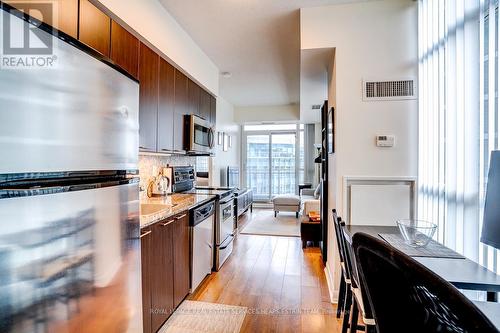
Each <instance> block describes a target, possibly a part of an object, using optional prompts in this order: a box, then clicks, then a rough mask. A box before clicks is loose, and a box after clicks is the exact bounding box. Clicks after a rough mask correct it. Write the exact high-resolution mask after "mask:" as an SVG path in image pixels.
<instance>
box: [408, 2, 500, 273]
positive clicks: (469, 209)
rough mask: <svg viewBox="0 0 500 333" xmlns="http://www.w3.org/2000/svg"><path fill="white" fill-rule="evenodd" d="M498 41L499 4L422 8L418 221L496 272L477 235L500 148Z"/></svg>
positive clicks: (490, 254)
mask: <svg viewBox="0 0 500 333" xmlns="http://www.w3.org/2000/svg"><path fill="white" fill-rule="evenodd" d="M491 13H494V15H491ZM490 16H491V17H490ZM499 37H500V34H499V33H498V0H495V1H493V0H491V1H489V0H420V1H419V60H420V61H419V87H420V91H419V208H418V215H419V218H422V219H426V220H430V221H432V222H435V223H437V224H438V225H439V228H438V233H437V235H436V237H437V238H438V240H439V241H441V242H443V243H444V244H446V245H447V246H449V247H451V248H454V249H456V250H457V251H458V252H461V253H463V254H465V255H466V256H467V257H469V258H471V259H473V260H476V261H478V262H479V263H481V264H483V265H485V266H487V267H488V268H490V269H493V270H497V267H498V266H497V261H498V259H497V258H499V256H497V253H496V252H497V251H496V250H493V249H491V248H487V247H486V246H484V245H481V244H480V243H479V235H480V230H481V221H482V210H483V203H484V191H485V181H486V177H487V170H488V162H489V152H490V151H491V150H492V149H497V148H498V140H499V139H498V127H499V117H498V94H497V91H498V77H499V72H500V67H499V66H498V60H497V59H498V58H497V53H498V52H497V51H498V39H499ZM488 96H489V97H488ZM493 141H494V143H493Z"/></svg>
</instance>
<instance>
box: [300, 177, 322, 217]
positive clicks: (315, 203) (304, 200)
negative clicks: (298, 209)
mask: <svg viewBox="0 0 500 333" xmlns="http://www.w3.org/2000/svg"><path fill="white" fill-rule="evenodd" d="M320 196H321V186H320V185H319V184H318V186H317V187H316V188H315V189H303V190H302V195H301V197H300V200H301V204H302V215H307V214H309V213H310V212H319V210H320V201H319V200H320Z"/></svg>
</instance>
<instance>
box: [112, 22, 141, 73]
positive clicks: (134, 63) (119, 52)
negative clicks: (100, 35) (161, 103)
mask: <svg viewBox="0 0 500 333" xmlns="http://www.w3.org/2000/svg"><path fill="white" fill-rule="evenodd" d="M110 58H111V60H113V61H114V62H115V63H116V64H117V65H118V66H120V67H121V68H123V69H124V70H126V71H127V72H128V73H129V74H130V75H132V76H133V77H135V78H137V72H138V68H139V39H137V38H136V37H135V36H134V35H132V34H131V33H130V32H128V31H127V30H125V28H123V27H122V26H121V25H119V24H118V23H116V22H115V21H112V22H111V55H110Z"/></svg>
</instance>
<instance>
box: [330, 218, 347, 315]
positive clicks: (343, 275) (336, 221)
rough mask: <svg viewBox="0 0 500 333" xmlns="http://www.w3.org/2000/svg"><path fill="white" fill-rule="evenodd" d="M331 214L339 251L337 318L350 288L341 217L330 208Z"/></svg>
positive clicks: (343, 306) (343, 307)
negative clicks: (341, 231) (341, 230)
mask: <svg viewBox="0 0 500 333" xmlns="http://www.w3.org/2000/svg"><path fill="white" fill-rule="evenodd" d="M332 215H333V225H334V227H335V237H336V238H337V248H338V251H339V261H340V267H341V270H340V285H339V298H338V303H337V318H340V316H341V315H342V313H344V311H345V303H346V293H347V290H349V291H350V290H351V278H350V275H349V273H348V272H347V271H346V266H345V260H344V245H343V242H342V238H341V237H342V235H341V233H340V223H342V219H341V218H340V217H339V216H338V215H337V210H336V209H332Z"/></svg>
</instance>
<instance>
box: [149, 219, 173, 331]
mask: <svg viewBox="0 0 500 333" xmlns="http://www.w3.org/2000/svg"><path fill="white" fill-rule="evenodd" d="M174 221H175V220H167V221H162V222H160V223H157V224H155V225H154V226H153V251H152V254H151V291H152V292H151V327H152V330H153V332H156V331H158V330H159V329H160V328H161V326H162V325H163V323H164V322H165V321H166V320H167V319H168V317H169V316H170V314H171V313H172V312H173V310H174V304H173V303H174V295H173V294H174V280H173V269H174V266H173V251H172V245H173V244H172V235H173V234H172V230H173V227H174V225H173V222H174Z"/></svg>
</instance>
